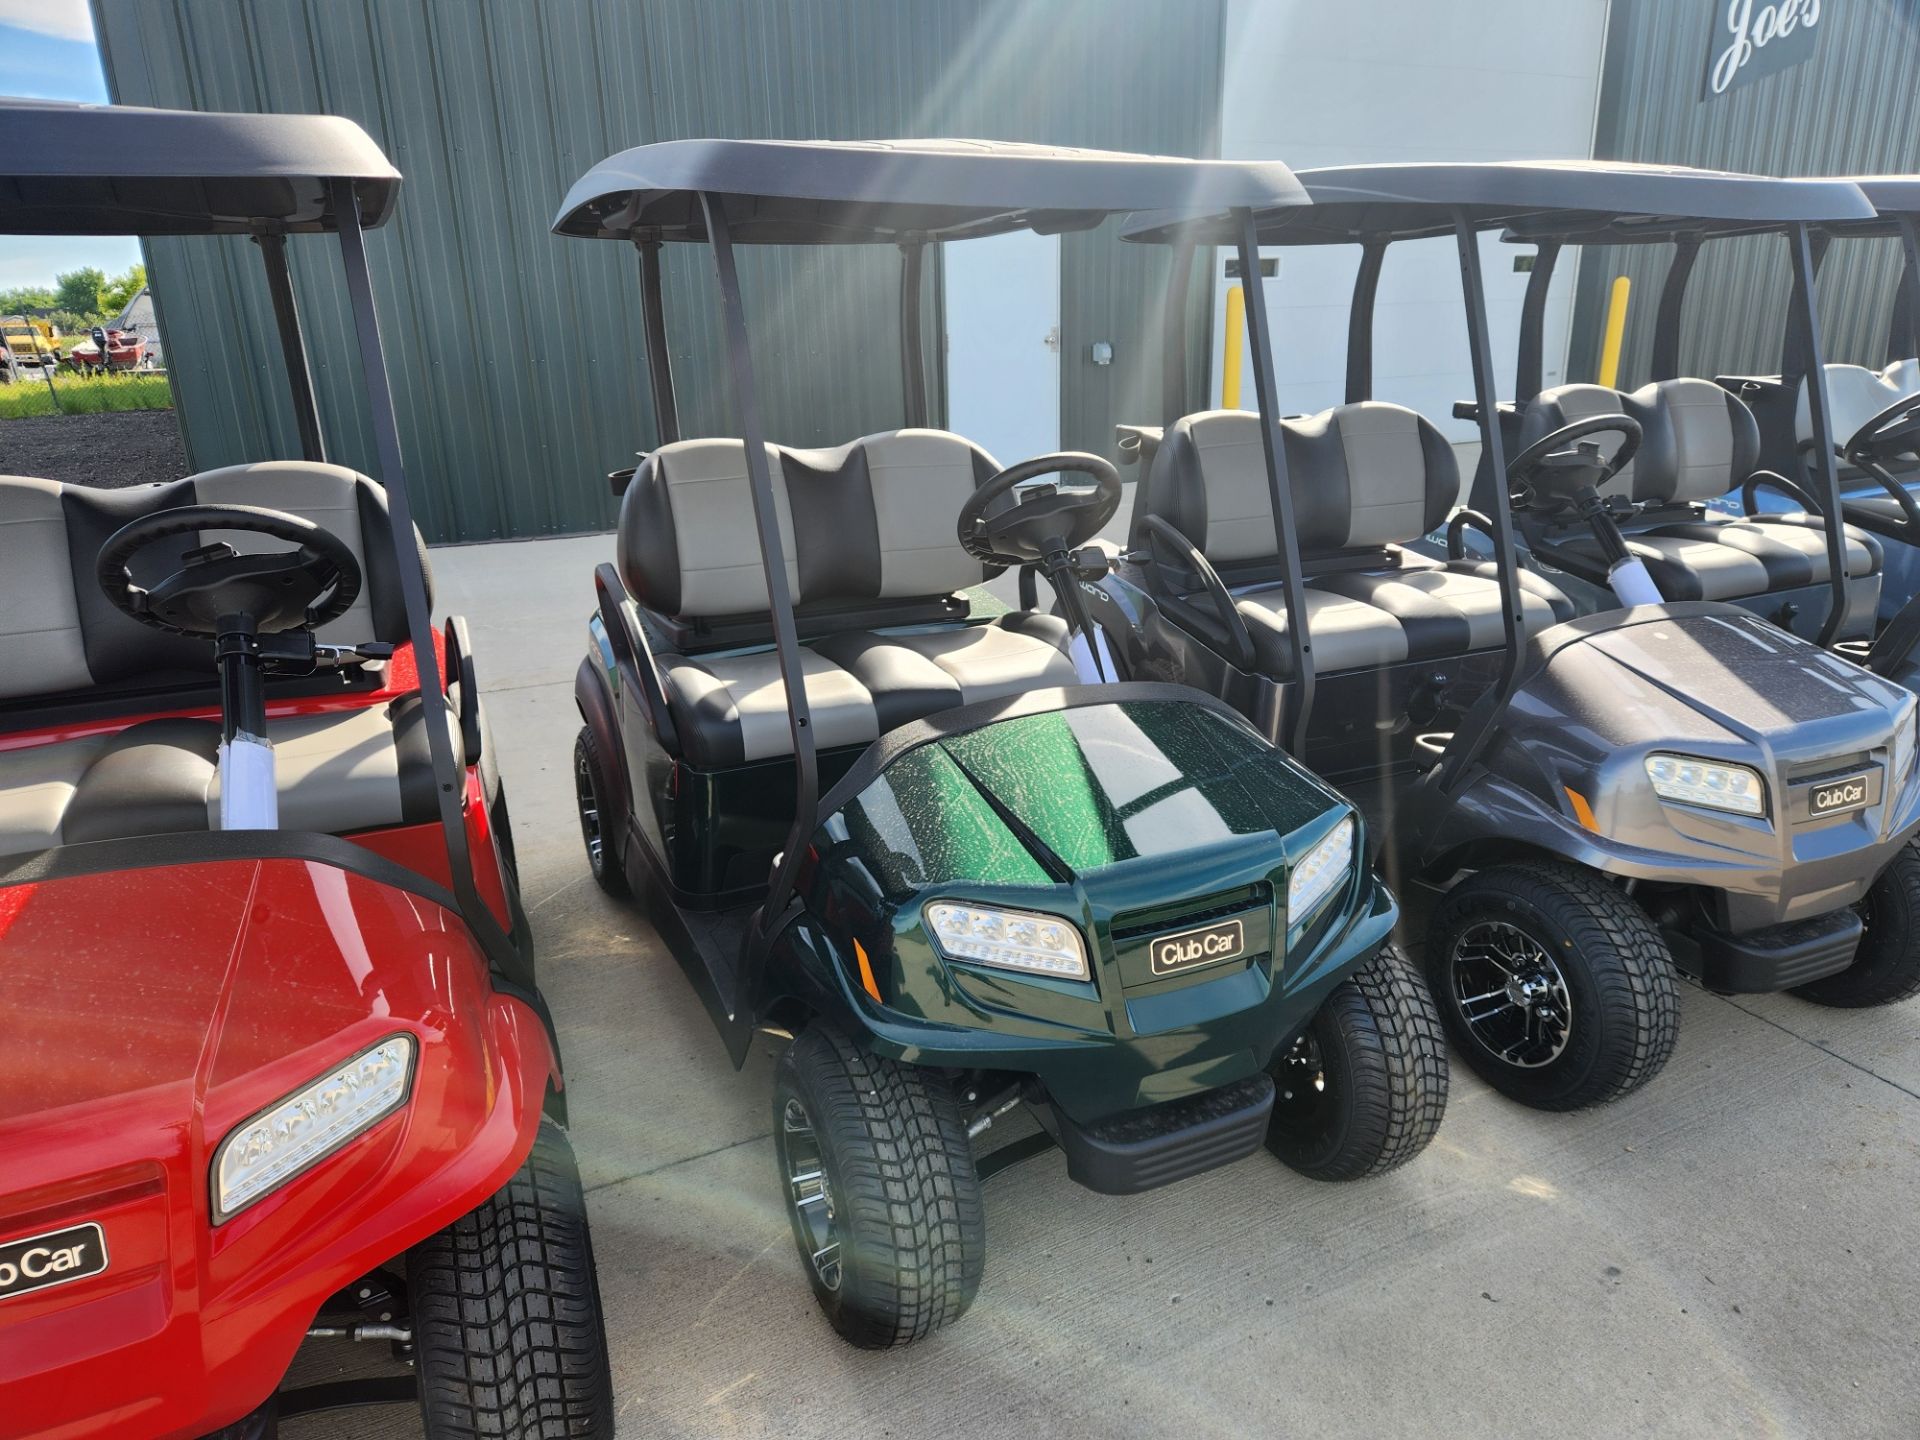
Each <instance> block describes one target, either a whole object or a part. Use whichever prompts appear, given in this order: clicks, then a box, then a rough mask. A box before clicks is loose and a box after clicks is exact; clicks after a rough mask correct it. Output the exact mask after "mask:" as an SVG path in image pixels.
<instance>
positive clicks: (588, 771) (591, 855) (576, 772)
mask: <svg viewBox="0 0 1920 1440" xmlns="http://www.w3.org/2000/svg"><path fill="white" fill-rule="evenodd" d="M573 794H574V799H575V801H577V802H578V804H579V807H580V838H581V839H582V840H584V841H586V842H587V863H588V864H590V865H592V866H593V870H594V873H595V874H596V875H597V874H599V873H600V869H601V867H602V866H603V865H604V864H605V863H606V860H605V856H606V843H605V841H604V840H602V838H601V835H600V797H599V796H598V795H597V794H596V793H595V792H594V784H593V766H592V765H591V764H589V763H588V761H587V752H586V750H585V749H584V748H582V749H578V750H575V751H574V752H573Z"/></svg>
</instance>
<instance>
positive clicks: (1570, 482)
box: [1507, 415, 1643, 510]
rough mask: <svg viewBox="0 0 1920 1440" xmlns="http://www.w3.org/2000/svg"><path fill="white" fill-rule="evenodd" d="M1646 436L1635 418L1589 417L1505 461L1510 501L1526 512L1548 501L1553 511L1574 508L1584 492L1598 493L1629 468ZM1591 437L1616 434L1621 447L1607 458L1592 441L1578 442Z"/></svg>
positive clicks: (1540, 439)
mask: <svg viewBox="0 0 1920 1440" xmlns="http://www.w3.org/2000/svg"><path fill="white" fill-rule="evenodd" d="M1642 434H1643V432H1642V431H1641V429H1640V422H1639V421H1638V420H1635V419H1634V418H1633V417H1632V416H1631V415H1589V416H1588V417H1587V418H1586V419H1584V420H1576V421H1574V422H1573V423H1572V424H1571V425H1562V426H1561V427H1560V428H1559V429H1558V430H1555V431H1553V432H1552V433H1551V434H1547V435H1542V436H1541V437H1540V438H1539V439H1538V440H1536V441H1534V442H1533V444H1531V445H1529V446H1527V448H1526V449H1524V450H1522V451H1521V452H1520V453H1519V454H1518V455H1516V456H1514V457H1513V459H1512V460H1510V461H1508V462H1507V495H1508V498H1509V501H1510V503H1511V504H1512V505H1513V508H1514V509H1516V510H1526V509H1531V508H1533V507H1534V506H1536V505H1537V504H1539V502H1540V500H1541V499H1545V500H1546V501H1548V502H1550V504H1551V507H1552V508H1556V509H1565V508H1571V507H1572V506H1573V505H1574V504H1575V503H1576V502H1577V500H1578V497H1579V495H1580V492H1581V491H1582V490H1584V489H1586V488H1587V487H1588V486H1591V487H1592V488H1593V489H1594V490H1598V489H1599V488H1600V487H1601V486H1602V485H1604V484H1606V483H1607V482H1608V481H1609V480H1611V479H1613V477H1614V476H1616V475H1618V474H1619V473H1620V472H1621V471H1622V470H1624V469H1626V468H1627V466H1628V464H1629V463H1631V461H1632V460H1633V457H1634V455H1635V454H1637V453H1638V452H1639V449H1640V440H1641V437H1642ZM1589 435H1618V436H1620V445H1619V447H1618V448H1617V449H1616V450H1615V451H1614V452H1613V454H1612V455H1611V456H1603V455H1602V454H1601V453H1600V447H1599V446H1598V445H1596V444H1593V443H1592V442H1591V441H1588V442H1587V443H1585V444H1578V443H1576V442H1579V441H1585V440H1586V439H1587V437H1588V436H1589ZM1568 447H1572V448H1568Z"/></svg>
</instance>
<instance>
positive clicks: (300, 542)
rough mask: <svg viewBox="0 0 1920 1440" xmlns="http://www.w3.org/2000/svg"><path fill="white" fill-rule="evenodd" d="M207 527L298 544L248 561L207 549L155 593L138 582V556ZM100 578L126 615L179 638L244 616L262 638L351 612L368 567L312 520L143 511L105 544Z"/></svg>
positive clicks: (221, 508)
mask: <svg viewBox="0 0 1920 1440" xmlns="http://www.w3.org/2000/svg"><path fill="white" fill-rule="evenodd" d="M202 530H244V531H246V532H248V533H249V534H253V535H266V536H270V537H272V538H273V539H275V540H284V541H286V542H287V543H288V544H289V545H292V546H293V547H295V548H293V549H291V550H282V551H277V552H270V553H267V554H262V555H240V554H237V553H235V551H234V549H233V547H232V546H231V545H227V544H224V543H215V544H212V545H202V546H200V547H199V548H197V549H194V550H189V551H188V552H187V554H186V556H185V557H184V558H183V560H182V561H181V565H180V568H179V569H178V570H175V571H174V572H173V573H172V574H171V575H169V576H167V577H166V579H164V580H162V581H160V582H159V583H158V584H156V585H154V586H153V587H152V588H151V589H142V588H141V587H140V586H138V585H135V584H134V583H133V577H132V576H131V575H130V574H129V573H128V569H127V567H128V564H129V562H131V561H132V560H133V559H134V557H135V556H137V555H139V554H140V553H141V552H142V551H144V550H147V549H150V548H151V547H153V546H155V545H157V544H159V543H160V542H161V541H163V540H170V539H173V538H174V537H176V536H180V535H195V536H197V535H198V534H199V532H200V531H202ZM94 576H95V578H96V579H97V580H98V581H99V582H100V588H101V589H102V590H103V591H105V592H106V596H107V599H108V600H110V601H112V602H113V606H114V608H115V609H117V610H119V611H120V613H121V614H123V615H126V616H128V617H129V618H130V619H134V620H138V621H139V622H140V623H141V624H142V625H149V626H151V627H152V628H154V629H155V630H164V631H166V632H167V633H169V634H172V635H204V636H208V637H212V636H217V635H219V634H220V633H221V631H222V630H223V629H231V628H233V627H232V626H231V625H230V624H227V623H225V622H229V621H231V620H232V619H233V618H234V617H236V616H245V617H246V618H247V619H249V620H250V621H251V622H252V624H253V628H254V630H255V632H256V633H260V634H271V633H274V632H276V631H281V630H297V629H318V628H319V627H320V626H322V625H325V624H326V623H327V622H328V621H329V620H337V619H338V618H339V617H340V616H342V615H344V614H346V613H347V610H348V608H349V607H350V606H351V605H352V604H353V602H354V600H355V598H356V597H357V596H358V595H359V594H360V562H359V561H358V560H357V559H355V558H354V554H353V551H352V550H351V549H349V548H348V547H347V545H346V542H345V541H343V540H341V539H340V538H339V537H338V536H337V535H334V534H333V533H332V532H331V531H327V530H323V529H321V528H320V527H319V526H318V525H316V524H314V523H313V522H312V521H311V520H303V519H301V518H300V517H299V516H298V515H289V514H287V513H286V512H285V511H282V510H264V509H261V508H259V507H257V506H253V505H183V506H180V507H179V508H177V509H173V510H161V511H157V512H156V513H154V514H152V515H142V516H141V517H140V518H139V519H137V520H134V521H132V522H130V523H128V524H126V525H123V526H121V528H120V529H118V530H116V531H114V533H113V534H112V535H110V536H109V537H108V538H107V543H106V544H105V545H102V546H101V547H100V558H99V560H98V562H97V563H96V564H95V566H94Z"/></svg>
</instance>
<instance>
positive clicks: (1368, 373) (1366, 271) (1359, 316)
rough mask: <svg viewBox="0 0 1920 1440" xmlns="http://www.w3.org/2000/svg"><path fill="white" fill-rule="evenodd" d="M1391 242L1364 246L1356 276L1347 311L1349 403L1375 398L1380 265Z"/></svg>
mask: <svg viewBox="0 0 1920 1440" xmlns="http://www.w3.org/2000/svg"><path fill="white" fill-rule="evenodd" d="M1386 258H1387V242H1386V241H1384V240H1380V239H1377V238H1376V239H1372V240H1369V241H1367V242H1366V244H1364V245H1362V246H1361V247H1360V273H1359V274H1357V275H1355V276H1354V277H1353V303H1352V305H1351V306H1350V307H1349V308H1348V310H1347V404H1349V405H1358V404H1360V402H1361V401H1363V400H1371V399H1372V398H1373V302H1374V297H1375V296H1377V295H1378V294H1379V293H1380V267H1381V266H1382V265H1383V264H1384V263H1385V262H1386Z"/></svg>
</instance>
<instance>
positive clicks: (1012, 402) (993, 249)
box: [943, 231, 1060, 465]
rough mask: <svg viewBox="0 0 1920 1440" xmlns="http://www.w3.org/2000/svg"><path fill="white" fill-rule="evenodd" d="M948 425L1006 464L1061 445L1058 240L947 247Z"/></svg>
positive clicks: (1015, 237) (1019, 238)
mask: <svg viewBox="0 0 1920 1440" xmlns="http://www.w3.org/2000/svg"><path fill="white" fill-rule="evenodd" d="M945 250H946V253H945V255H944V257H943V263H944V265H945V269H946V310H947V428H948V429H950V430H953V431H954V432H956V433H957V434H960V435H964V436H966V437H967V439H969V440H972V441H973V442H974V443H976V444H978V445H981V446H983V447H985V449H986V451H987V453H988V454H989V455H991V456H993V458H994V459H996V460H998V461H999V462H1000V463H1001V464H1002V465H1013V464H1017V463H1018V462H1020V461H1022V460H1030V459H1032V458H1033V457H1034V456H1035V455H1046V454H1049V453H1050V452H1052V451H1055V450H1058V449H1059V448H1060V237H1059V236H1058V235H1035V234H1033V233H1032V232H1031V231H1018V232H1016V233H1014V234H1011V235H995V236H992V237H990V238H988V239H985V240H961V241H957V242H955V243H953V244H950V245H948V246H946V247H945Z"/></svg>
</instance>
